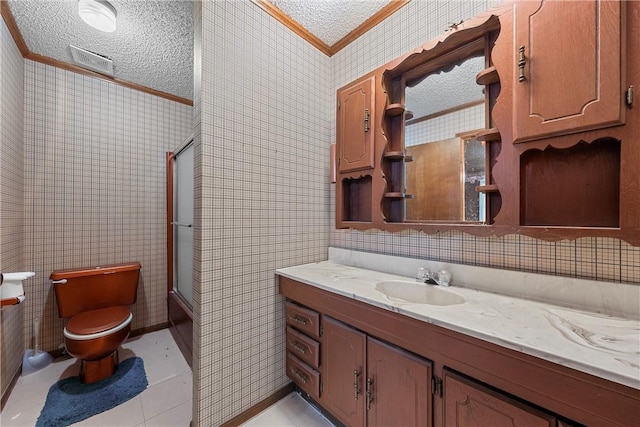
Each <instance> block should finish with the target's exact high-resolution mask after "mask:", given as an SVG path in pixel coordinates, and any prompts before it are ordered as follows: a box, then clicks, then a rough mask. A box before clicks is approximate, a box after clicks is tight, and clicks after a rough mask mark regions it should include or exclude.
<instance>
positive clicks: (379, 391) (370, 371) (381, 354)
mask: <svg viewBox="0 0 640 427" xmlns="http://www.w3.org/2000/svg"><path fill="white" fill-rule="evenodd" d="M430 380H431V363H429V362H428V361H426V360H424V359H420V358H418V357H416V356H414V355H412V354H409V353H407V352H406V351H403V350H400V349H398V348H395V347H392V346H390V345H388V344H384V343H382V342H380V341H378V340H375V339H373V338H367V381H366V389H365V401H366V403H367V425H368V426H388V427H391V426H398V427H401V426H424V427H427V426H431V425H432V421H431V420H432V418H433V417H432V410H431V404H432V396H431V389H430V387H429V385H430Z"/></svg>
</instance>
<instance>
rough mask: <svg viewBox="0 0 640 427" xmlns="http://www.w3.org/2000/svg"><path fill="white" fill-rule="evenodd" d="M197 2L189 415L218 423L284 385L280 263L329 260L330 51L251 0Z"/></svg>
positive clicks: (199, 421) (201, 421)
mask: <svg viewBox="0 0 640 427" xmlns="http://www.w3.org/2000/svg"><path fill="white" fill-rule="evenodd" d="M202 7H203V17H202V20H203V28H202V70H203V73H202V94H201V95H202V96H201V119H202V129H201V130H202V143H201V150H202V151H201V159H200V161H201V165H200V166H201V174H200V183H201V188H200V189H199V190H198V189H196V191H197V192H198V191H200V197H201V199H200V200H199V201H197V203H200V204H201V206H200V208H201V213H202V215H201V216H202V218H201V224H200V229H199V230H198V229H196V234H198V233H200V237H199V238H196V240H197V244H198V245H199V246H200V247H199V253H198V254H197V255H196V258H198V257H199V258H200V261H198V260H196V261H197V262H199V267H196V268H197V269H198V268H199V271H197V273H196V274H197V277H198V279H197V280H199V282H200V283H199V289H197V290H196V292H195V295H194V297H195V299H196V300H200V302H201V307H200V311H199V312H198V316H199V319H197V320H196V321H195V323H196V328H197V329H196V331H195V335H196V336H197V337H198V338H196V343H197V344H198V347H199V348H198V349H197V350H196V351H197V354H196V357H195V359H196V365H195V366H197V370H198V372H199V379H197V380H196V390H195V393H196V395H195V396H194V401H195V402H197V403H196V416H197V420H194V421H195V422H196V423H197V424H198V425H201V426H213V425H219V424H221V423H222V422H224V421H226V420H229V419H230V418H232V417H233V416H236V415H238V414H239V413H241V412H242V411H244V410H246V409H248V408H249V407H251V406H252V405H254V404H256V403H257V402H259V401H261V400H262V399H265V398H266V397H268V396H270V395H271V394H273V393H274V392H275V391H276V390H278V389H280V388H281V387H283V386H284V385H286V384H288V383H289V380H288V379H287V377H286V376H285V367H284V363H285V351H284V344H285V341H284V332H285V329H284V302H283V300H282V298H281V297H280V296H279V295H278V288H277V285H276V281H275V277H274V270H275V269H277V268H280V267H286V266H291V265H295V264H303V263H309V262H314V261H320V260H324V259H326V258H327V246H328V239H329V232H330V229H331V226H332V222H331V208H330V206H331V202H330V201H331V191H330V184H329V183H328V182H329V167H328V160H329V146H330V143H331V142H332V141H333V136H332V133H331V126H332V122H333V121H334V119H335V118H334V110H333V104H334V94H335V92H334V90H333V85H332V75H331V59H330V58H328V57H327V56H325V55H324V54H322V53H321V52H319V51H318V50H317V49H315V48H314V47H313V46H311V45H310V44H308V43H307V42H306V41H304V40H302V39H301V38H300V37H298V36H297V35H295V34H294V33H292V32H291V31H290V30H288V29H287V28H285V27H284V26H283V25H282V24H280V23H279V22H277V21H276V20H275V19H274V18H272V17H270V16H269V15H268V14H267V13H266V12H264V11H263V10H262V9H260V8H259V7H258V6H257V5H255V4H254V3H252V2H248V1H243V2H240V1H206V2H202ZM196 225H197V222H196ZM198 329H199V330H198Z"/></svg>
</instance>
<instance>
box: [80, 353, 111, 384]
mask: <svg viewBox="0 0 640 427" xmlns="http://www.w3.org/2000/svg"><path fill="white" fill-rule="evenodd" d="M117 368H118V351H117V350H116V351H114V352H113V353H111V354H109V355H108V356H105V357H103V358H102V359H98V360H82V361H81V363H80V382H81V383H83V384H91V383H95V382H97V381H100V380H103V379H105V378H108V377H110V376H111V375H113V373H114V372H115V371H116V369H117Z"/></svg>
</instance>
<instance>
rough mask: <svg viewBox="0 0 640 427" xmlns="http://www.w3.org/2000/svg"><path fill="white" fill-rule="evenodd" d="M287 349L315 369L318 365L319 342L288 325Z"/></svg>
mask: <svg viewBox="0 0 640 427" xmlns="http://www.w3.org/2000/svg"><path fill="white" fill-rule="evenodd" d="M287 350H289V351H290V352H291V353H293V354H295V355H296V357H298V358H299V359H300V360H302V361H303V362H305V363H307V364H309V365H310V366H312V367H314V368H316V369H318V367H319V366H320V343H319V342H317V341H315V340H313V339H311V338H309V337H308V336H306V335H304V334H301V333H300V332H297V331H296V330H294V329H293V328H292V327H290V326H287Z"/></svg>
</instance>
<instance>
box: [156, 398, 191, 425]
mask: <svg viewBox="0 0 640 427" xmlns="http://www.w3.org/2000/svg"><path fill="white" fill-rule="evenodd" d="M192 412H193V404H192V401H191V399H189V401H187V402H184V403H182V404H180V405H178V406H175V407H173V408H171V409H169V410H168V411H165V412H163V413H161V414H159V415H157V416H155V417H153V418H151V419H150V420H147V421H146V423H145V425H146V427H189V423H190V422H191V414H192Z"/></svg>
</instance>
